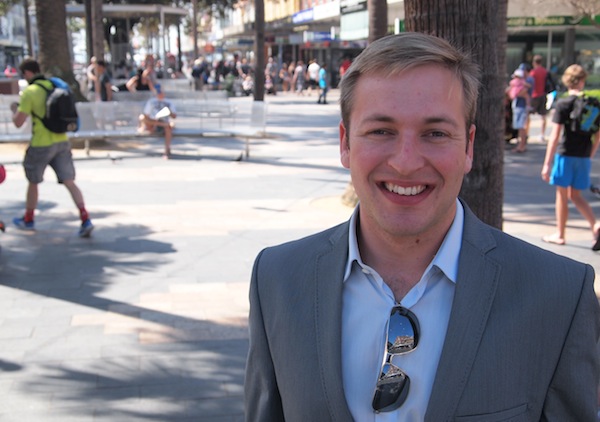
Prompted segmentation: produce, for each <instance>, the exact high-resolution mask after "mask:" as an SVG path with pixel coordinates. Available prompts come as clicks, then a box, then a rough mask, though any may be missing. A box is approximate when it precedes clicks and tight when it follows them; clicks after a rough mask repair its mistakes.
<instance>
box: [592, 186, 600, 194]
mask: <svg viewBox="0 0 600 422" xmlns="http://www.w3.org/2000/svg"><path fill="white" fill-rule="evenodd" d="M590 191H592V193H595V194H596V195H600V186H597V185H591V186H590Z"/></svg>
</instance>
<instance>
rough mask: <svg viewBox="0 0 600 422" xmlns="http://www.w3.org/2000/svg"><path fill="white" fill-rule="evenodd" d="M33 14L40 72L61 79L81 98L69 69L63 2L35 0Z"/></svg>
mask: <svg viewBox="0 0 600 422" xmlns="http://www.w3.org/2000/svg"><path fill="white" fill-rule="evenodd" d="M57 3H58V4H57ZM35 14H36V17H37V27H38V34H39V40H40V51H39V60H38V61H39V63H40V67H41V68H42V71H43V72H44V73H45V74H48V75H51V76H58V77H59V78H61V79H63V80H64V81H65V82H67V83H68V84H69V86H70V87H71V90H72V91H73V92H74V93H75V95H76V96H77V97H78V98H80V99H81V98H83V97H82V95H81V93H80V91H79V84H78V83H77V81H76V80H75V75H73V69H72V67H71V57H70V56H69V41H68V39H67V12H66V10H65V1H64V0H58V1H56V2H49V1H47V0H35Z"/></svg>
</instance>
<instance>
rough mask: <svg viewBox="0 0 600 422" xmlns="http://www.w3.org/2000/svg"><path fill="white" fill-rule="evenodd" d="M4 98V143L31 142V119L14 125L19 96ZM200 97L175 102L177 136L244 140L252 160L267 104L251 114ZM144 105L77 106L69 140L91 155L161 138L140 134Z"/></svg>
mask: <svg viewBox="0 0 600 422" xmlns="http://www.w3.org/2000/svg"><path fill="white" fill-rule="evenodd" d="M193 92H194V91H193ZM200 92H202V91H200ZM217 95H218V94H217ZM2 97H5V96H1V95H0V142H27V141H29V140H30V138H31V119H27V123H26V124H25V125H23V126H22V127H21V128H16V127H15V126H14V124H13V123H12V113H11V111H10V108H9V105H10V103H11V102H12V101H15V100H18V96H16V98H11V99H8V98H2ZM198 97H199V95H198ZM198 97H197V98H189V97H188V98H184V99H172V102H173V103H174V104H175V107H176V111H177V119H176V120H175V123H176V125H175V129H174V131H173V136H174V137H178V136H186V137H196V136H199V137H202V136H210V137H219V136H221V137H224V136H225V137H236V138H243V139H245V156H246V157H249V156H250V140H251V139H252V138H257V137H258V138H262V137H264V136H265V127H266V117H267V113H266V104H265V103H264V102H259V103H257V102H252V104H251V105H248V106H246V107H244V108H248V109H247V110H246V109H244V110H240V107H237V106H236V105H234V104H233V103H232V102H230V101H228V100H208V99H199V98H198ZM202 98H206V97H202ZM144 104H145V101H110V102H79V103H77V104H76V107H77V112H78V114H79V130H78V131H77V132H68V136H69V139H71V140H81V141H83V142H84V148H85V151H86V153H87V154H89V152H90V148H91V141H93V140H98V139H123V138H132V139H137V138H143V137H157V136H159V135H157V134H148V133H147V132H141V131H139V130H138V126H139V116H140V114H141V113H142V111H143V107H144ZM246 104H247V103H246Z"/></svg>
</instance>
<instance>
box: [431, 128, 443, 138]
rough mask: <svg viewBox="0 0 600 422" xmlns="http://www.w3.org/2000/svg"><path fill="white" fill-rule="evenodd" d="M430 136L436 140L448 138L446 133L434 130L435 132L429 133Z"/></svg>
mask: <svg viewBox="0 0 600 422" xmlns="http://www.w3.org/2000/svg"><path fill="white" fill-rule="evenodd" d="M428 136H431V137H434V138H436V137H442V136H447V134H446V132H441V131H437V130H434V131H431V132H429V133H428Z"/></svg>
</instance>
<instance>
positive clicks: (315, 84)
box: [191, 54, 351, 104]
mask: <svg viewBox="0 0 600 422" xmlns="http://www.w3.org/2000/svg"><path fill="white" fill-rule="evenodd" d="M350 64H351V60H350V58H349V57H344V58H343V60H342V62H341V64H340V67H339V76H340V78H341V77H342V76H343V75H344V73H345V72H346V71H347V70H348V68H349V67H350ZM191 76H192V77H193V78H194V81H195V85H196V89H197V90H203V89H214V90H217V89H225V90H228V91H232V92H236V91H238V90H239V91H241V93H242V94H243V95H247V96H248V95H252V94H253V93H254V88H255V78H254V76H255V66H254V64H253V63H251V62H250V61H249V60H248V59H247V58H245V57H240V56H239V55H237V54H235V55H233V57H232V58H231V59H230V60H216V61H213V62H210V61H209V60H208V59H207V58H205V57H199V58H198V59H196V60H195V61H194V63H193V66H192V70H191ZM264 77H265V93H267V94H270V95H277V92H284V93H292V92H293V93H296V94H297V95H311V94H312V92H313V91H315V92H316V93H317V95H318V101H317V102H318V103H319V104H327V92H328V90H329V88H330V86H331V73H330V72H329V70H328V66H327V64H326V63H319V62H318V61H317V60H316V59H311V60H310V61H309V62H308V63H305V62H304V61H303V60H298V61H296V62H294V61H291V62H284V63H282V64H281V66H279V64H278V63H277V61H276V59H275V58H273V57H269V58H268V59H267V63H266V66H265V69H264Z"/></svg>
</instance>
